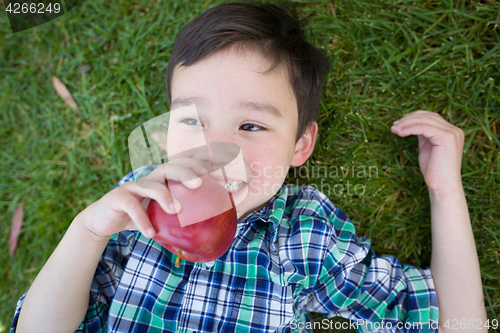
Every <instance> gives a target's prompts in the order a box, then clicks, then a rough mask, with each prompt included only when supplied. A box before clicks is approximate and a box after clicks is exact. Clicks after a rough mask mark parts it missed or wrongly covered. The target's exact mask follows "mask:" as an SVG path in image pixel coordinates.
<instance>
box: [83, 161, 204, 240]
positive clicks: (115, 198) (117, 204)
mask: <svg viewBox="0 0 500 333" xmlns="http://www.w3.org/2000/svg"><path fill="white" fill-rule="evenodd" d="M207 173H208V171H207V170H206V169H204V168H203V165H202V164H201V163H200V162H199V161H197V160H195V159H193V158H187V157H182V158H177V159H174V160H170V161H169V162H168V163H164V164H162V165H160V166H158V167H157V168H156V169H154V170H153V171H152V172H151V173H150V174H149V175H147V176H145V177H142V178H140V179H138V181H135V182H133V181H130V182H127V183H125V184H123V185H122V186H120V187H117V188H115V189H114V190H112V191H110V192H108V193H107V194H106V195H104V196H103V197H102V198H101V199H99V200H97V201H96V202H94V203H92V204H91V205H90V206H88V207H87V208H85V209H84V210H83V211H82V212H80V214H79V216H80V218H81V219H82V221H83V224H84V225H85V227H87V229H88V230H89V231H91V232H92V233H93V234H95V235H97V236H99V237H108V236H111V235H113V234H114V233H117V232H120V231H122V230H137V229H138V230H139V231H140V232H141V233H142V234H144V235H145V236H147V237H150V238H151V237H153V236H154V235H155V234H156V231H155V229H154V228H153V225H152V224H151V221H150V219H149V217H148V216H147V214H146V210H145V207H143V205H142V203H141V202H142V201H143V200H144V199H146V198H151V199H154V200H155V201H157V202H158V203H159V204H160V206H161V207H162V209H163V210H164V211H165V212H167V213H168V214H176V211H178V210H180V204H179V202H178V201H177V200H175V198H173V197H172V195H171V193H170V191H169V190H168V189H167V187H166V185H165V183H166V182H167V181H166V179H169V180H175V181H179V182H182V183H183V184H184V186H186V187H187V188H190V189H195V188H198V187H199V186H200V185H201V183H202V181H201V178H199V177H200V176H201V175H204V174H207ZM174 205H177V207H178V208H177V210H176V208H175V207H174Z"/></svg>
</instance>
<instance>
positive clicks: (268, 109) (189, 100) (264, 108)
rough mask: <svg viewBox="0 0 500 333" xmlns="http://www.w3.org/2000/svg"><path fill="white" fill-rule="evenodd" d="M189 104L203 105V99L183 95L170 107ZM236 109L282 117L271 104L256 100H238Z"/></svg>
mask: <svg viewBox="0 0 500 333" xmlns="http://www.w3.org/2000/svg"><path fill="white" fill-rule="evenodd" d="M191 104H198V105H203V104H204V100H203V99H202V98H200V97H185V98H176V99H175V100H174V101H173V102H172V104H171V105H170V109H175V108H177V107H182V106H188V105H191ZM237 107H238V109H246V110H249V111H258V112H263V113H268V114H270V115H272V116H273V117H275V118H283V115H282V114H281V112H280V111H279V110H278V109H277V108H276V107H274V106H273V105H271V104H268V103H256V102H250V101H245V102H240V103H238V104H237Z"/></svg>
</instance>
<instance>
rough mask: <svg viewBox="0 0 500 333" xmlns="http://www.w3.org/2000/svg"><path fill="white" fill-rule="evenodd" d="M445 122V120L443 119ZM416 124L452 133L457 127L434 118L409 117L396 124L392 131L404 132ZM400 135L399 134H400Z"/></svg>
mask: <svg viewBox="0 0 500 333" xmlns="http://www.w3.org/2000/svg"><path fill="white" fill-rule="evenodd" d="M443 120H444V119H443ZM416 124H426V125H430V126H435V127H437V128H440V129H441V130H443V131H451V130H453V129H454V128H456V127H455V126H453V125H451V124H450V123H448V122H446V121H445V122H444V123H443V122H441V121H440V120H439V119H437V118H436V117H432V116H424V117H422V116H413V117H408V118H402V119H401V120H400V121H399V122H397V123H395V124H394V125H393V126H392V127H391V130H393V132H394V133H397V132H401V131H403V129H404V128H406V127H408V126H413V125H416ZM398 134H399V133H398Z"/></svg>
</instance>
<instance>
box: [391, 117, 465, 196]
mask: <svg viewBox="0 0 500 333" xmlns="http://www.w3.org/2000/svg"><path fill="white" fill-rule="evenodd" d="M391 131H392V132H393V133H395V134H397V135H399V136H401V137H406V136H408V135H417V136H418V146H419V156H418V161H419V164H420V170H421V171H422V174H423V175H424V179H425V182H426V184H427V186H428V187H429V190H430V191H432V192H434V193H436V194H439V193H448V191H455V190H457V189H459V188H462V182H461V174H460V169H461V164H462V151H463V146H464V132H463V131H462V130H461V129H460V128H458V127H456V126H453V125H452V124H450V123H449V122H447V121H446V120H445V119H444V118H443V117H441V115H439V114H438V113H436V112H431V111H421V110H419V111H414V112H412V113H410V114H408V115H406V116H404V117H403V118H401V119H399V120H397V121H395V122H394V125H393V126H392V127H391Z"/></svg>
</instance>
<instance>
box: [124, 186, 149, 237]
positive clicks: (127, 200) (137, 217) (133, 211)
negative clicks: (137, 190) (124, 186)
mask: <svg viewBox="0 0 500 333" xmlns="http://www.w3.org/2000/svg"><path fill="white" fill-rule="evenodd" d="M121 193H126V194H128V195H125V196H124V197H121V198H120V200H117V205H118V207H119V209H121V210H122V211H124V212H125V213H127V215H128V216H130V218H131V219H132V221H133V222H134V224H135V225H136V226H137V229H139V231H140V232H141V233H142V234H143V235H145V236H146V237H149V238H151V237H154V235H155V234H156V230H155V228H154V227H153V224H152V223H151V220H150V219H149V217H148V215H147V214H146V211H145V210H144V207H142V204H141V203H140V201H139V200H137V198H136V197H134V196H133V195H131V194H130V193H127V192H126V191H125V192H123V191H122V192H121Z"/></svg>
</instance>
